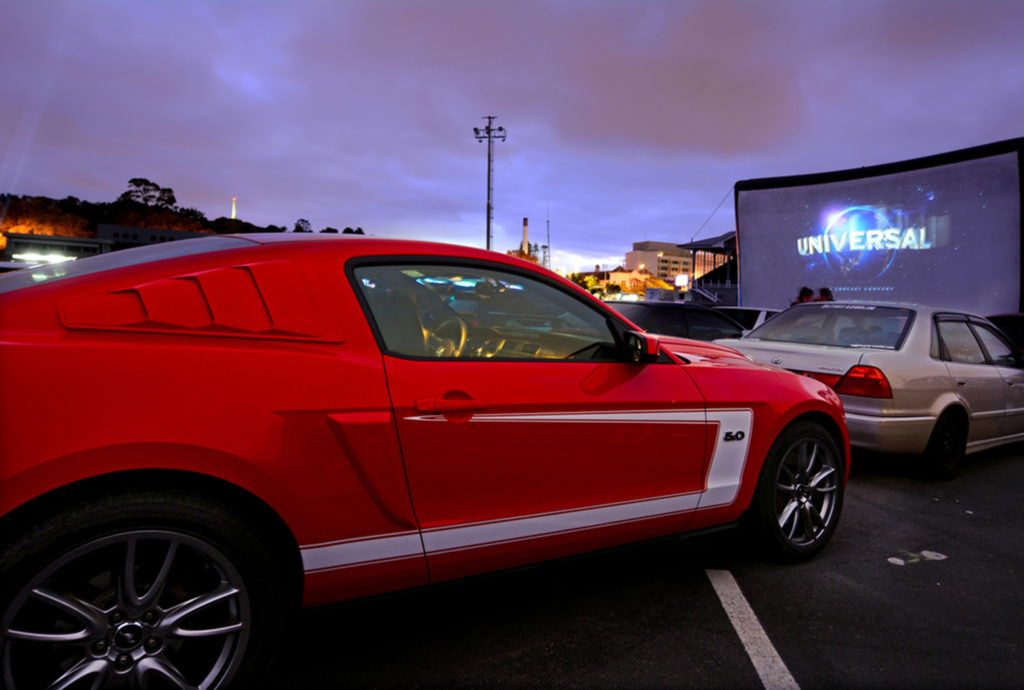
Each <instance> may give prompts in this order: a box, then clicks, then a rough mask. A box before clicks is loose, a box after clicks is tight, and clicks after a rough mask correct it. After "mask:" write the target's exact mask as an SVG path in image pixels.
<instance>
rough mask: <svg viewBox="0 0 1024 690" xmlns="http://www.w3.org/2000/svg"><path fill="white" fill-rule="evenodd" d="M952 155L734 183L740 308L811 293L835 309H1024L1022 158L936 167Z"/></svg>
mask: <svg viewBox="0 0 1024 690" xmlns="http://www.w3.org/2000/svg"><path fill="white" fill-rule="evenodd" d="M1015 141H1020V140H1015ZM1018 146H1019V145H1018ZM979 149H980V150H990V149H987V148H986V147H979ZM950 156H953V154H947V155H946V156H945V157H943V156H935V157H932V158H930V159H920V161H928V162H929V164H928V165H925V166H922V167H912V166H913V164H914V163H915V162H914V161H908V162H906V163H905V164H892V165H888V166H877V167H874V168H865V169H862V170H861V171H845V172H836V173H825V174H822V175H814V176H810V175H805V176H799V177H795V178H773V179H771V180H747V181H742V182H738V183H737V184H736V226H737V253H738V261H739V281H740V303H741V304H745V305H752V306H765V307H784V306H788V305H789V304H790V303H791V302H793V301H794V300H795V299H796V295H797V292H798V291H799V289H800V288H801V287H803V286H807V287H810V288H812V289H814V291H815V293H816V294H817V292H818V289H819V288H822V287H828V288H830V289H831V290H832V293H833V294H834V295H835V298H836V299H840V300H841V299H867V300H885V301H906V302H917V303H921V304H929V305H936V306H947V307H951V308H958V309H964V310H967V311H971V312H974V313H980V314H995V313H1002V312H1014V311H1018V310H1020V308H1021V304H1020V303H1021V281H1020V278H1021V198H1020V195H1021V179H1020V170H1021V164H1020V159H1019V156H1020V151H1019V148H1018V149H1017V150H1011V151H1006V152H1001V153H996V154H993V155H985V156H982V157H976V158H970V159H965V160H956V161H955V162H941V161H945V160H948V158H949V157H950ZM937 161H939V162H937ZM906 168H909V169H906ZM865 173H867V174H865Z"/></svg>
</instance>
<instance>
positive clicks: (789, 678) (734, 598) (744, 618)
mask: <svg viewBox="0 0 1024 690" xmlns="http://www.w3.org/2000/svg"><path fill="white" fill-rule="evenodd" d="M707 574H708V579H709V580H711V586H712V587H714V588H715V593H716V594H717V595H718V599H719V601H721V602H722V607H723V608H724V609H725V613H726V614H727V615H728V616H729V621H730V622H731V623H732V627H733V628H735V630H736V634H737V635H739V638H740V641H741V642H742V643H743V648H744V649H746V650H747V656H749V657H750V661H751V662H752V663H753V664H754V670H755V671H757V675H758V676H759V677H760V678H761V684H762V685H764V687H765V690H799V689H800V686H799V685H797V682H796V679H795V678H793V675H792V674H791V673H790V672H789V669H788V668H786V664H785V663H783V661H782V657H780V656H779V653H778V652H777V651H775V647H774V646H773V645H772V642H771V640H769V639H768V635H767V634H766V633H765V631H764V628H762V627H761V623H760V621H758V620H757V616H756V615H755V614H754V610H753V609H752V608H750V604H749V603H748V602H747V600H746V598H745V597H744V596H743V592H741V591H740V588H739V585H737V584H736V579H735V578H734V577H733V576H732V573H730V572H729V571H728V570H708V571H707Z"/></svg>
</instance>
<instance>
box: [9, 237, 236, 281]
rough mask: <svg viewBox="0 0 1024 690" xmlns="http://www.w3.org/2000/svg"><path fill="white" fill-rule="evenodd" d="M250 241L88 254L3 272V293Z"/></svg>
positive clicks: (213, 239) (186, 243) (224, 240)
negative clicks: (77, 257) (73, 258)
mask: <svg viewBox="0 0 1024 690" xmlns="http://www.w3.org/2000/svg"><path fill="white" fill-rule="evenodd" d="M250 244H251V243H250V242H249V241H248V240H243V239H241V238H238V237H216V236H213V235H211V236H210V237H209V238H206V237H201V238H197V239H191V240H178V241H176V242H167V243H165V244H151V245H147V246H143V247H135V248H132V249H121V250H119V251H116V252H109V253H106V254H97V255H95V256H87V257H85V258H82V259H78V260H77V261H66V262H63V263H59V264H48V265H44V266H34V267H31V268H23V269H20V270H18V271H12V272H10V273H5V274H3V275H0V292H11V291H12V290H20V289H21V288H26V287H31V286H32V285H38V284H39V283H49V282H52V281H54V280H59V279H60V278H73V277H75V276H83V275H87V274H89V273H98V272H100V271H106V270H108V269H111V268H121V267H122V266H132V265H134V264H144V263H149V262H151V261H162V260H164V259H173V258H176V257H179V256H187V255H189V254H201V253H203V252H212V251H218V250H221V249H234V248H236V247H245V246H249V245H250Z"/></svg>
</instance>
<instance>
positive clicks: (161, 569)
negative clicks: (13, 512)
mask: <svg viewBox="0 0 1024 690" xmlns="http://www.w3.org/2000/svg"><path fill="white" fill-rule="evenodd" d="M248 531H249V530H247V529H246V528H245V525H244V522H242V521H241V519H240V518H239V517H238V516H236V515H235V514H233V513H232V512H230V511H226V510H224V509H222V508H220V507H219V506H216V505H215V504H211V503H206V502H205V501H201V500H198V499H196V498H194V497H181V498H180V499H176V498H175V497H174V496H173V495H171V496H167V495H164V496H160V497H156V496H153V495H149V496H146V495H145V494H142V495H141V496H140V495H131V496H128V495H126V496H120V497H109V498H106V499H103V500H99V501H93V502H90V503H88V504H85V505H82V506H79V507H78V509H76V510H68V511H64V512H62V513H60V514H58V515H56V516H54V517H53V518H52V519H50V520H47V521H46V522H45V523H44V524H42V525H41V526H39V527H37V528H36V529H34V530H31V532H30V535H29V536H28V537H27V538H24V539H21V540H18V541H17V542H16V543H14V544H12V545H10V546H9V547H8V548H7V549H5V551H4V553H3V554H2V555H0V578H2V579H3V582H4V584H3V590H4V591H3V595H4V596H3V598H2V599H0V601H8V602H10V603H9V604H5V606H6V608H5V609H4V610H3V611H0V635H2V637H0V661H2V664H3V669H4V671H3V687H5V688H9V689H10V690H18V689H21V688H45V687H55V688H56V687H59V688H108V687H114V688H210V689H212V688H224V687H227V686H228V685H229V684H230V683H233V682H242V681H243V679H244V678H246V677H248V678H250V680H251V679H252V675H250V674H253V673H262V672H263V669H262V668H260V667H262V666H263V665H264V664H265V663H266V662H267V660H268V659H269V658H270V657H271V656H272V654H271V652H272V649H273V645H274V642H273V639H274V637H275V635H274V634H273V633H274V632H275V628H276V627H277V626H278V625H280V624H281V618H282V616H283V615H284V612H285V611H286V608H285V607H284V606H283V605H282V604H283V602H285V601H286V597H284V596H282V594H281V592H280V588H275V587H273V586H271V580H270V579H268V577H267V571H268V570H269V571H271V572H276V570H277V569H276V567H275V565H274V561H275V560H278V559H275V558H274V554H272V553H271V552H270V551H269V549H268V548H267V547H266V546H265V545H261V544H260V543H259V541H258V540H256V539H254V538H252V537H251V536H247V533H248Z"/></svg>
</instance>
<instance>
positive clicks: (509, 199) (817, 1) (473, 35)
mask: <svg viewBox="0 0 1024 690" xmlns="http://www.w3.org/2000/svg"><path fill="white" fill-rule="evenodd" d="M0 17H2V20H0V46H2V47H3V52H4V57H3V59H2V60H0V192H7V193H14V194H28V195H40V196H50V197H55V198H63V197H65V196H68V195H72V196H77V197H79V198H81V199H84V200H88V201H113V200H114V199H116V198H117V196H118V195H119V194H120V193H121V192H123V191H124V190H125V189H126V188H127V183H128V180H129V179H130V178H132V177H145V178H148V179H150V180H152V181H154V182H156V183H158V184H160V185H161V186H165V187H171V188H172V189H173V190H174V192H175V194H176V195H177V199H178V203H179V204H180V205H182V206H185V207H194V208H197V209H199V210H201V211H203V212H204V213H205V214H206V215H207V216H208V217H210V218H216V217H219V216H227V215H230V212H231V197H232V196H237V197H238V216H239V217H240V218H242V219H243V220H247V221H249V222H252V223H255V224H257V225H268V224H274V225H286V226H288V227H289V228H290V227H292V226H293V225H294V224H295V221H296V220H297V219H299V218H306V219H308V220H309V221H310V222H311V223H312V226H313V228H314V229H316V230H319V229H321V228H323V227H325V226H334V227H338V228H343V227H345V226H348V225H351V226H361V227H363V228H364V229H365V230H366V231H367V233H368V234H372V235H377V236H381V237H416V238H426V239H435V240H442V241H449V242H457V243H461V244H469V245H474V246H483V245H484V242H485V238H484V219H485V204H486V170H487V156H486V144H481V143H478V142H477V141H476V140H475V139H474V137H473V131H472V130H473V127H479V126H483V124H484V122H485V121H484V120H483V119H482V117H483V116H484V115H496V116H497V120H496V122H495V125H496V126H497V125H501V126H504V127H505V128H506V129H507V131H508V139H507V141H505V142H503V143H496V144H495V183H494V186H495V194H494V200H495V211H494V237H495V240H494V248H495V249H498V250H501V251H504V250H506V249H511V248H514V247H516V246H518V243H519V240H520V237H521V232H522V219H523V217H529V219H530V230H531V239H533V240H534V241H540V242H541V243H544V242H545V241H546V237H545V229H546V227H545V226H546V220H547V219H548V218H550V232H551V250H552V254H551V256H552V264H553V267H555V268H566V269H569V270H579V269H581V270H590V269H592V268H593V266H594V265H595V264H616V263H618V262H621V261H622V260H623V257H624V255H625V252H626V251H628V250H629V249H631V247H632V243H633V242H634V241H638V240H645V239H649V240H661V241H669V242H687V241H689V240H690V239H691V238H692V237H694V236H695V235H696V236H697V237H711V236H714V235H717V234H720V233H723V232H727V231H730V230H733V229H734V220H733V211H732V195H731V190H732V186H733V184H734V183H735V182H736V181H737V180H741V179H749V178H755V177H766V176H778V175H790V174H800V173H811V172H820V171H826V170H835V169H845V168H854V167H859V166H863V165H874V164H880V163H887V162H891V161H897V160H903V159H907V158H915V157H918V156H925V155H930V154H934V153H942V152H945V151H951V150H955V149H959V148H964V147H968V146H975V145H979V144H984V143H989V142H993V141H1000V140H1003V139H1009V138H1014V137H1019V136H1024V2H1019V1H1017V0H760V1H755V0H746V1H742V0H666V1H658V0H549V1H539V0H493V1H489V0H475V1H471V0H416V1H414V0H333V1H326V0H324V1H306V0H274V1H271V0H244V1H243V0H205V1H202V2H199V1H193V0H148V1H146V2H141V1H139V0H67V1H61V0H0ZM723 200H724V203H722V202H723ZM716 208H717V212H716ZM709 219H710V220H709Z"/></svg>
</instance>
